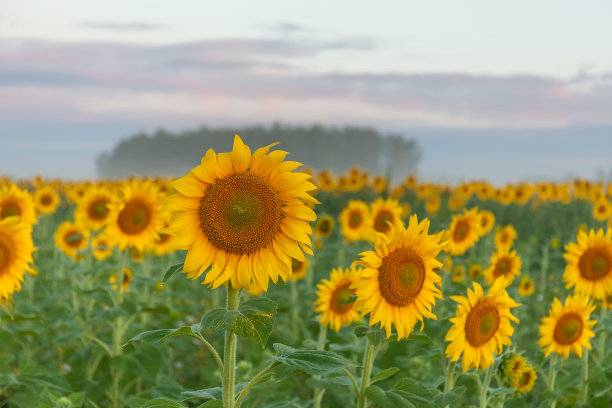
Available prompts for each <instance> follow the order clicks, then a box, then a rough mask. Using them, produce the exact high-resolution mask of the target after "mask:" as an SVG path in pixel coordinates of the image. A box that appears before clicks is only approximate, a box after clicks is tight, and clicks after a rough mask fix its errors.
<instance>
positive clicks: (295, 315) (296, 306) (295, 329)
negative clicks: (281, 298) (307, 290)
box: [289, 280, 300, 342]
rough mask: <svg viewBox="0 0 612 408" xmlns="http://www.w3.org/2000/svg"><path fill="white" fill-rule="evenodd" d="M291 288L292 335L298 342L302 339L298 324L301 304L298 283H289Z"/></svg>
mask: <svg viewBox="0 0 612 408" xmlns="http://www.w3.org/2000/svg"><path fill="white" fill-rule="evenodd" d="M289 287H290V289H291V291H290V296H291V334H292V335H293V339H294V340H295V341H296V342H297V340H298V339H299V338H300V331H299V329H300V328H299V326H298V323H299V321H300V302H299V296H298V290H297V281H296V280H292V281H291V282H289Z"/></svg>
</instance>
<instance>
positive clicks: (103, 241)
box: [91, 234, 113, 261]
mask: <svg viewBox="0 0 612 408" xmlns="http://www.w3.org/2000/svg"><path fill="white" fill-rule="evenodd" d="M110 242H111V240H109V239H108V237H107V236H106V235H105V234H100V235H98V236H97V237H95V238H94V239H92V240H91V249H92V252H93V256H94V258H96V259H97V260H98V261H103V260H105V259H106V258H108V257H109V256H111V255H112V254H113V247H112V245H110Z"/></svg>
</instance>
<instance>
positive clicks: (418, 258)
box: [352, 215, 443, 339]
mask: <svg viewBox="0 0 612 408" xmlns="http://www.w3.org/2000/svg"><path fill="white" fill-rule="evenodd" d="M428 232H429V220H428V219H425V220H423V221H421V222H420V223H419V222H418V219H417V216H416V215H413V216H411V217H410V221H409V224H408V227H407V228H404V227H403V226H399V227H392V228H391V230H390V231H389V232H388V233H387V234H382V233H379V234H378V235H377V241H376V244H375V248H376V250H375V251H367V252H363V253H362V254H361V260H360V264H361V265H363V266H364V267H365V270H364V271H362V272H361V273H360V275H359V279H357V281H356V282H355V283H354V284H353V285H352V288H354V289H355V290H356V295H357V302H356V305H355V306H356V307H357V308H358V309H359V311H360V312H362V313H370V326H372V325H374V324H376V323H378V322H380V324H381V326H382V327H383V328H384V329H385V330H386V333H387V337H389V336H390V335H391V328H392V325H393V326H395V328H396V330H397V335H398V338H399V339H402V338H404V337H408V336H409V335H410V333H411V332H412V329H413V327H414V325H415V324H416V322H417V321H419V320H420V321H421V329H422V328H423V325H422V323H423V316H424V317H427V318H430V319H436V316H435V315H434V314H433V313H432V312H431V310H432V308H433V306H434V305H435V303H436V298H438V299H441V298H442V292H441V291H440V289H439V288H438V287H436V285H440V284H441V282H442V278H440V276H439V275H438V274H437V273H436V272H434V269H436V268H440V267H441V266H442V263H441V262H439V261H438V260H437V259H436V256H437V255H438V254H439V253H440V250H441V249H442V247H443V244H442V243H440V239H441V236H442V234H441V233H440V234H436V235H429V234H428Z"/></svg>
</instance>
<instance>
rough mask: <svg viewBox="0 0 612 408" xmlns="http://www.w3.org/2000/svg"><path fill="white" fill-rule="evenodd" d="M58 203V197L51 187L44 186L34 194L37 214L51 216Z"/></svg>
mask: <svg viewBox="0 0 612 408" xmlns="http://www.w3.org/2000/svg"><path fill="white" fill-rule="evenodd" d="M59 203H60V196H59V194H58V193H57V191H55V189H54V188H53V186H50V185H46V186H43V187H41V188H39V189H38V190H36V191H35V192H34V205H35V206H36V211H38V213H39V214H43V215H45V214H51V213H53V212H54V211H55V209H56V208H57V206H58V205H59Z"/></svg>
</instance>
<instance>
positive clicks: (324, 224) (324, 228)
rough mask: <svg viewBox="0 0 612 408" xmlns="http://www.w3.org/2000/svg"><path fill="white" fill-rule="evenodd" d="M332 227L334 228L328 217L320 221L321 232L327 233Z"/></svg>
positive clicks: (319, 228)
mask: <svg viewBox="0 0 612 408" xmlns="http://www.w3.org/2000/svg"><path fill="white" fill-rule="evenodd" d="M331 228H332V226H331V221H330V220H328V219H327V218H324V219H322V220H321V221H319V224H318V228H317V230H319V233H320V234H323V235H327V234H329V233H330V232H331Z"/></svg>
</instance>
